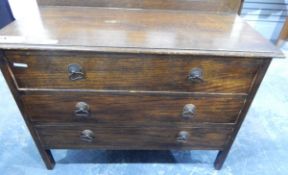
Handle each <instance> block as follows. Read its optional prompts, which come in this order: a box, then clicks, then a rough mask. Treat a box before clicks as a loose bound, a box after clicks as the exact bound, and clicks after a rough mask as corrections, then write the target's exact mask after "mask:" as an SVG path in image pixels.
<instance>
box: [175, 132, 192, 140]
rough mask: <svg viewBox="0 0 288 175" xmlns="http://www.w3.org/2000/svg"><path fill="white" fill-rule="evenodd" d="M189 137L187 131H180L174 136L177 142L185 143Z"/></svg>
mask: <svg viewBox="0 0 288 175" xmlns="http://www.w3.org/2000/svg"><path fill="white" fill-rule="evenodd" d="M188 139H189V133H188V132H187V131H180V132H179V133H178V136H177V138H176V141H177V142H178V143H186V142H187V141H188Z"/></svg>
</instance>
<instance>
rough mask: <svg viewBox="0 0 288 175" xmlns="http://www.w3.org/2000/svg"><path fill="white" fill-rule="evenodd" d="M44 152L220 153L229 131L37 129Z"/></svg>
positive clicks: (221, 129)
mask: <svg viewBox="0 0 288 175" xmlns="http://www.w3.org/2000/svg"><path fill="white" fill-rule="evenodd" d="M36 130H37V132H38V135H39V136H40V139H41V140H42V143H43V144H44V146H45V147H47V148H52V149H53V148H100V149H164V150H167V149H174V148H175V149H191V148H192V149H220V150H221V149H222V148H223V146H224V144H225V143H226V141H227V140H228V139H229V136H230V134H231V132H232V129H231V128H172V127H171V128H169V127H168V128H153V127H151V128H136V127H135V128H120V127H119V128H117V127H114V128H102V127H99V126H97V125H94V126H86V127H84V126H48V127H43V126H42V127H38V128H37V129H36Z"/></svg>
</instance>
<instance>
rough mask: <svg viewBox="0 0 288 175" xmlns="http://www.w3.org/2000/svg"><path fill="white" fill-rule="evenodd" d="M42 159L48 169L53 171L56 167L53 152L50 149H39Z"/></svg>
mask: <svg viewBox="0 0 288 175" xmlns="http://www.w3.org/2000/svg"><path fill="white" fill-rule="evenodd" d="M38 150H39V152H40V154H41V157H42V159H43V161H44V163H45V165H46V168H47V169H48V170H52V169H53V168H54V166H55V160H54V158H53V155H52V153H51V151H50V150H49V149H42V148H38Z"/></svg>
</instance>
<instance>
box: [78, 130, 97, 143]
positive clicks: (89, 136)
mask: <svg viewBox="0 0 288 175" xmlns="http://www.w3.org/2000/svg"><path fill="white" fill-rule="evenodd" d="M94 138H95V134H94V133H93V131H91V130H89V129H85V130H83V131H82V132H81V134H80V139H81V140H82V141H84V142H92V141H93V140H94Z"/></svg>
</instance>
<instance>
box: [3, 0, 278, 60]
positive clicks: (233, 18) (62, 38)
mask: <svg viewBox="0 0 288 175" xmlns="http://www.w3.org/2000/svg"><path fill="white" fill-rule="evenodd" d="M229 1H230V0H229ZM155 2H157V1H155ZM36 11H37V9H36ZM33 15H35V16H36V17H35V18H37V19H39V20H36V21H35V22H34V23H33V25H31V18H25V16H24V17H23V18H21V19H19V20H16V21H15V22H13V23H11V24H10V25H8V26H7V27H5V28H4V29H2V30H0V36H2V37H1V39H0V48H6V49H13V48H14V49H24V50H27V49H37V50H39V49H40V50H47V49H49V50H69V51H71V50H84V51H101V52H118V53H119V52H122V53H123V52H126V53H145V54H148V53H157V54H161V53H162V54H165V53H166V54H187V55H218V56H221V55H223V56H231V57H235V56H238V57H239V56H241V57H242V56H243V57H250V58H253V57H283V54H282V53H281V52H280V51H279V50H278V49H276V48H275V46H273V45H272V44H271V43H269V42H268V41H267V40H265V39H264V38H263V37H262V36H261V35H260V34H258V33H257V32H255V31H254V30H253V29H252V28H251V27H250V26H249V25H248V24H247V23H246V22H245V21H243V20H242V19H241V18H240V17H238V16H237V15H235V14H213V13H205V12H195V11H169V10H131V9H105V8H95V7H93V8H92V7H41V8H40V9H39V14H33ZM27 16H29V15H27Z"/></svg>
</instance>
